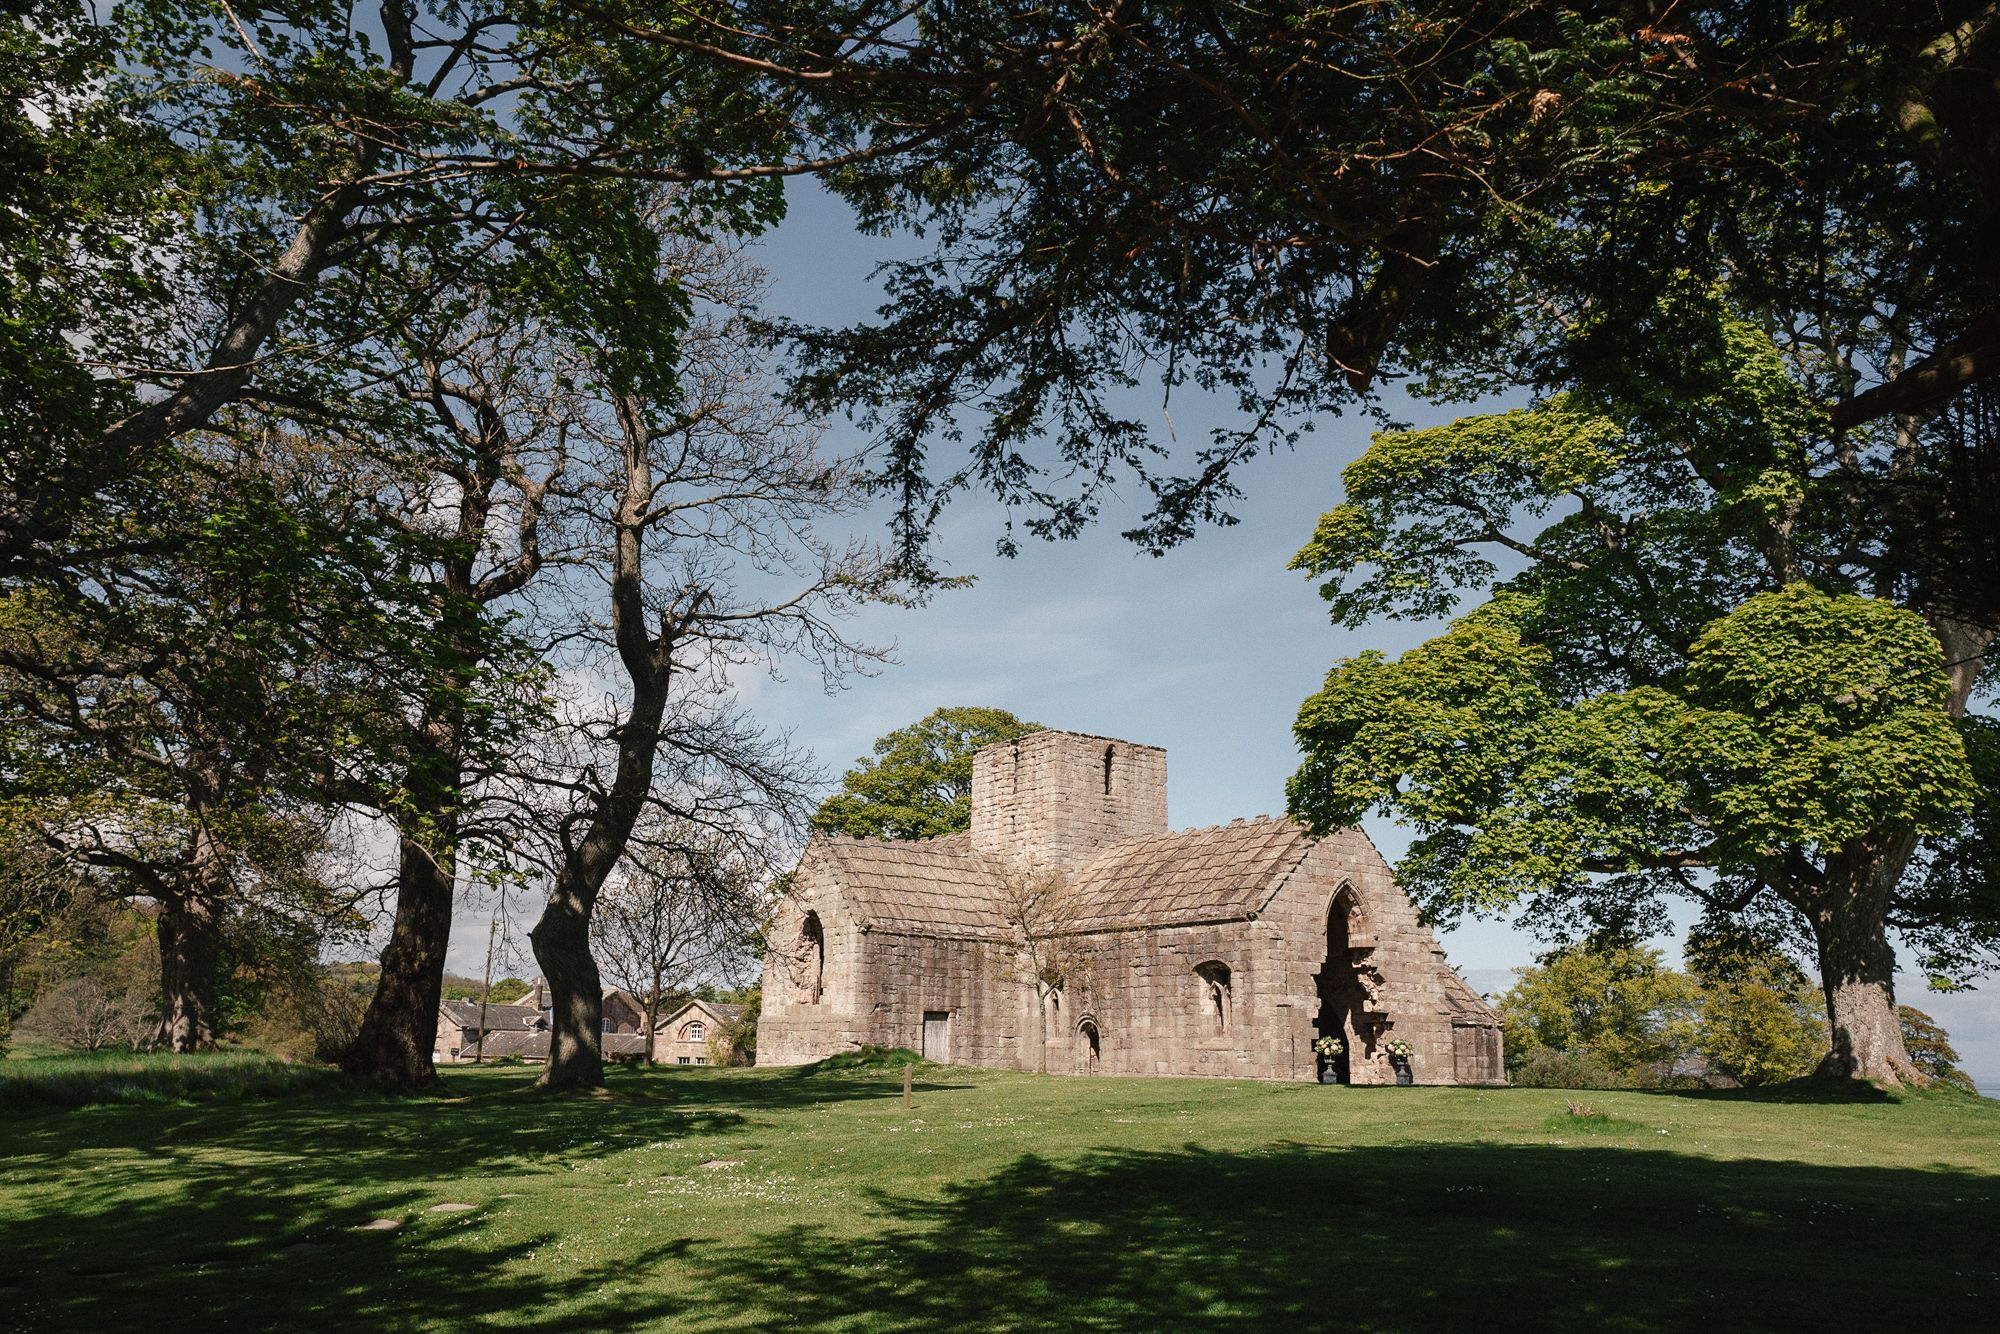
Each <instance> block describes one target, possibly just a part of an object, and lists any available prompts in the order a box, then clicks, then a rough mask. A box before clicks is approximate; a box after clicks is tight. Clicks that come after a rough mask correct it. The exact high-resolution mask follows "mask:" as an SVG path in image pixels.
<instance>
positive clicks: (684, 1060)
mask: <svg viewBox="0 0 2000 1334" xmlns="http://www.w3.org/2000/svg"><path fill="white" fill-rule="evenodd" d="M679 1063H680V1064H681V1065H693V1064H694V1057H692V1056H683V1057H681V1058H680V1062H679Z"/></svg>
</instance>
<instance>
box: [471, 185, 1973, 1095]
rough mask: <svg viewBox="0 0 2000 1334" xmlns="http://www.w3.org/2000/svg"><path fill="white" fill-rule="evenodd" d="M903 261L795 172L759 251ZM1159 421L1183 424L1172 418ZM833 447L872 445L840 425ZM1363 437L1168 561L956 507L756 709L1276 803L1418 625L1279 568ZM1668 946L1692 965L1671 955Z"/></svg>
mask: <svg viewBox="0 0 2000 1334" xmlns="http://www.w3.org/2000/svg"><path fill="white" fill-rule="evenodd" d="M904 244H907V243H904ZM898 253H899V251H898V246H897V243H895V242H891V241H886V240H883V239H880V238H873V237H867V236H863V235H861V234H859V233H858V232H856V230H855V229H854V226H853V221H852V217H851V215H850V214H849V213H848V212H847V210H846V208H845V207H844V206H843V205H841V204H840V203H839V202H838V201H836V200H833V199H831V198H830V197H829V196H827V195H825V194H824V193H822V192H820V191H819V190H818V189H817V188H816V187H814V186H812V185H810V184H804V183H794V184H793V187H792V190H791V213H790V216H789V218H788V219H787V221H786V222H785V224H784V225H783V226H782V227H780V228H779V229H778V231H777V232H776V233H775V234H774V235H773V236H771V237H770V238H768V239H767V240H766V241H765V242H763V243H762V244H761V245H760V246H759V248H758V250H757V251H756V255H757V257H758V259H759V260H760V262H761V263H763V264H764V266H765V267H766V268H767V269H768V270H769V271H770V273H771V276H772V279H773V289H772V293H771V299H770V301H769V306H770V308H771V309H773V310H774V311H776V312H779V313H782V314H786V315H790V316H794V317H797V318H801V319H806V320H814V321H819V322H824V323H828V324H839V323H850V322H853V321H855V320H856V319H859V318H862V317H864V316H866V315H867V314H869V313H870V312H872V311H873V310H874V308H875V306H876V305H877V304H878V300H879V298H878V296H877V294H876V292H875V289H874V288H873V287H872V286H871V284H870V283H869V280H868V274H869V271H870V270H871V269H872V267H873V266H874V265H875V263H877V262H878V261H880V260H882V259H885V258H892V257H894V256H895V255H896V254H898ZM1392 392H1394V391H1392ZM1406 405H1407V406H1406ZM1233 408H1234V405H1233V403H1231V402H1228V401H1220V400H1216V399H1204V398H1203V397H1202V396H1201V395H1200V393H1199V391H1197V390H1194V389H1192V388H1188V389H1186V390H1184V391H1180V392H1177V396H1176V398H1175V401H1174V404H1173V409H1172V413H1173V423H1172V425H1173V427H1174V429H1176V430H1177V431H1178V433H1179V436H1180V438H1181V439H1182V440H1184V441H1199V440H1201V439H1203V438H1205V434H1206V430H1207V427H1208V426H1209V425H1211V424H1214V423H1217V422H1223V421H1227V420H1229V419H1230V418H1231V416H1232V415H1233ZM1394 408H1395V411H1396V412H1397V413H1398V415H1402V416H1406V417H1408V418H1409V419H1410V420H1412V421H1414V422H1416V423H1418V424H1427V423H1429V422H1433V421H1438V420H1443V419H1446V418H1448V417H1449V416H1451V415H1454V414H1452V413H1448V412H1442V411H1440V410H1438V409H1435V408H1430V407H1428V406H1427V405H1424V404H1420V403H1417V402H1415V401H1414V400H1404V401H1403V402H1401V403H1396V404H1394ZM1461 411H1463V409H1461ZM1159 426H1160V429H1161V430H1162V431H1165V430H1166V429H1168V423H1167V422H1166V420H1165V418H1164V416H1162V417H1161V419H1160V421H1159ZM828 443H829V444H830V445H831V446H833V447H835V448H836V449H839V448H856V447H859V446H860V445H861V444H862V443H864V441H863V440H862V439H861V438H860V437H859V436H858V435H856V434H855V433H854V432H853V431H852V429H851V428H848V427H846V426H844V425H836V426H835V427H834V429H833V432H832V434H831V436H830V439H829V442H828ZM1367 443H1368V423H1367V422H1366V420H1365V419H1362V418H1358V417H1345V418H1335V419H1331V420H1322V421H1320V422H1319V423H1317V428H1316V430H1315V431H1314V432H1313V433H1312V434H1310V435H1308V436H1306V437H1304V439H1303V441H1302V442H1301V444H1300V447H1299V448H1298V449H1297V450H1296V451H1295V452H1290V453H1281V454H1278V455H1275V456H1272V457H1269V458H1266V459H1263V460H1261V461H1258V462H1256V463H1255V464H1253V465H1251V466H1250V467H1248V468H1246V469H1245V471H1244V473H1243V474H1242V476H1241V478H1240V480H1241V482H1242V484H1243V487H1244V490H1245V492H1246V493H1247V494H1246V497H1245V499H1244V500H1243V501H1242V502H1241V503H1240V504H1239V506H1238V507H1237V508H1236V514H1237V517H1238V518H1239V519H1240V520H1241V522H1240V523H1239V524H1238V525H1237V526H1235V527H1233V528H1221V529H1212V530H1208V531H1205V532H1203V533H1202V534H1201V535H1200V536H1199V537H1198V538H1197V539H1196V540H1195V541H1193V542H1192V543H1189V544H1187V545H1186V546H1184V547H1182V548H1181V549H1179V550H1177V551H1174V552H1172V553H1169V554H1168V555H1166V556H1164V557H1160V558H1153V557H1150V556H1147V555H1144V554H1143V553H1141V552H1140V551H1139V550H1138V549H1137V548H1135V547H1133V546H1132V545H1130V544H1129V543H1126V542H1125V541H1123V540H1122V539H1120V538H1119V537H1118V535H1117V534H1118V533H1119V531H1120V530H1121V529H1122V528H1124V527H1127V526H1129V524H1128V523H1124V522H1121V521H1120V520H1121V517H1136V514H1137V513H1138V512H1139V509H1140V508H1141V507H1139V506H1136V505H1134V506H1131V507H1129V508H1128V509H1127V510H1126V511H1125V513H1124V515H1121V514H1120V513H1119V512H1118V511H1117V510H1116V509H1115V508H1114V509H1112V510H1109V511H1108V512H1107V514H1106V517H1105V518H1104V519H1103V521H1102V522H1100V523H1099V524H1098V525H1097V526H1096V527H1095V528H1094V529H1092V530H1090V531H1089V532H1088V533H1087V534H1085V535H1084V536H1083V537H1082V538H1080V539H1078V540H1076V541H1073V542H1064V543H1058V544H1047V543H1040V542H1035V541H1033V540H1029V541H1025V542H1024V543H1023V545H1022V549H1021V554H1020V555H1019V556H1018V557H1016V558H1014V559H1011V560H1009V559H1003V558H1001V557H999V556H996V555H995V554H994V543H995V542H996V540H997V539H998V538H999V537H1000V536H1001V532H1002V522H1003V521H1002V517H1001V514H1000V512H999V510H998V509H997V507H995V506H993V505H992V504H990V503H986V502H983V501H982V500H981V499H979V498H978V497H971V498H968V499H967V500H965V501H964V502H962V503H960V504H959V505H958V506H956V507H955V508H954V509H952V510H951V511H949V512H948V514H947V516H946V518H945V520H944V522H943V525H942V528H941V530H940V545H939V549H940V552H941V554H942V556H943V557H944V559H945V560H946V561H947V562H948V563H949V566H950V568H951V570H952V572H954V573H958V574H967V575H972V576H975V579H976V582H975V583H974V584H973V585H972V586H971V587H969V588H965V589H960V590H956V591H953V592H949V593H944V594H941V595H939V596H938V597H937V598H936V599H935V600H934V601H933V602H932V603H931V604H930V605H929V606H927V607H925V608H922V609H919V610H896V609H889V608H876V609H871V610H869V611H867V612H864V613H863V614H862V615H861V616H860V617H859V618H858V619H857V621H856V622H855V623H854V625H853V629H854V630H855V632H856V634H857V636H858V637H860V638H862V639H864V640H867V641H869V642H872V643H877V644H889V643H893V644H894V645H895V646H896V658H897V660H898V662H897V665H894V666H889V667H886V668H885V669H883V670H882V671H881V672H880V673H879V674H878V675H876V676H874V677H872V678H866V679H859V680H853V681H850V682H849V683H848V685H847V687H846V689H844V690H843V691H841V692H839V693H837V694H834V695H827V694H824V693H823V692H822V691H821V688H820V683H819V678H818V674H817V673H816V672H813V671H810V670H804V671H799V672H796V673H792V674H789V675H788V676H787V677H786V678H785V679H780V680H758V681H751V682H746V688H747V689H748V690H749V691H750V692H751V694H752V702H753V704H754V706H755V708H756V711H757V712H758V715H759V716H760V717H761V718H762V719H763V720H764V721H765V722H766V723H767V724H769V725H771V726H773V727H778V728H784V729H788V730H790V731H791V732H792V734H793V738H794V740H795V741H796V742H798V743H799V744H801V745H804V746H806V747H808V748H810V749H811V750H812V751H813V752H814V753H815V754H816V755H817V756H818V757H819V760H820V762H821V764H822V765H823V766H824V767H825V768H826V770H827V772H828V773H829V774H830V775H837V774H838V773H839V772H840V771H841V770H842V769H844V768H845V767H846V766H847V765H848V764H849V763H851V762H852V761H853V760H854V758H856V757H857V756H860V755H864V754H866V753H867V752H868V749H869V746H870V744H871V743H872V742H873V740H874V739H875V738H876V737H877V736H880V735H881V734H882V733H884V732H886V731H888V730H890V729H891V728H894V727H899V726H902V725H904V724H905V723H909V722H912V721H915V720H916V719H918V718H920V717H922V716H923V715H925V714H926V713H929V712H930V711H931V710H932V709H934V708H938V707H940V706H944V705H972V704H976V705H989V706H995V707H999V708H1004V709H1008V710H1011V711H1012V712H1014V713H1016V714H1018V715H1020V716H1022V717H1024V718H1031V719H1034V720H1037V721H1039V722H1042V723H1045V724H1047V725H1048V726H1051V727H1061V728H1068V729H1073V730H1076V731H1084V732H1092V733H1097V734H1101V735H1106V736H1115V737H1122V738H1125V739H1127V740H1132V741H1140V742H1145V743H1148V744H1151V745H1157V746H1164V747H1166V749H1167V754H1168V776H1169V803H1170V805H1169V812H1170V818H1171V821H1172V823H1173V825H1174V827H1176V828H1184V827H1189V826H1195V825H1205V824H1215V823H1218V822H1223V821H1227V820H1230V819H1233V818H1235V817H1237V816H1249V815H1258V814H1267V813H1277V812H1280V811H1282V810H1283V809H1284V782H1285V779H1286V777H1287V776H1288V775H1289V774H1290V773H1291V772H1292V770H1293V768H1294V767H1295V766H1296V764H1297V759H1298V755H1297V750H1296V748H1295V746H1294V744H1293V741H1292V736H1291V724H1292V719H1293V716H1294V715H1295V713H1296V712H1297V709H1298V706H1299V702H1300V701H1301V700H1303V699H1304V698H1305V697H1306V696H1307V695H1308V694H1310V693H1311V692H1312V691H1313V690H1315V689H1316V688H1317V687H1318V684H1319V682H1320V680H1321V678H1322V677H1323V675H1324V674H1325V672H1326V670H1327V667H1328V665H1329V664H1330V663H1331V662H1332V661H1333V660H1334V659H1336V658H1339V657H1343V656H1347V655H1351V654H1354V653H1357V652H1360V651H1361V650H1363V649H1368V648H1378V649H1382V650H1384V651H1387V652H1390V653H1396V652H1400V651H1401V650H1403V649H1405V648H1407V647H1409V646H1410V645H1412V644H1414V643H1416V642H1418V640H1420V639H1421V638H1422V637H1423V635H1424V628H1423V627H1421V626H1417V625H1410V624H1404V623H1398V622H1381V623H1379V624H1376V625H1371V626H1369V627H1367V628H1366V629H1365V630H1362V631H1358V632H1357V631H1349V630H1344V629H1341V628H1338V627H1335V626H1333V625H1331V624H1330V623H1329V622H1328V619H1327V616H1326V613H1325V608H1324V604H1323V603H1322V602H1321V601H1320V599H1319V597H1318V595H1317V593H1316V592H1315V591H1314V589H1313V587H1312V586H1311V585H1310V584H1309V583H1308V582H1307V581H1306V580H1305V579H1303V578H1302V577H1300V576H1299V575H1298V574H1296V573H1294V572H1291V571H1289V570H1287V569H1286V565H1287V563H1288V562H1289V561H1290V559H1291V557H1292V555H1293V553H1294V552H1296V551H1297V550H1298V548H1299V547H1300V546H1301V545H1303V544H1304V542H1305V541H1306V539H1307V538H1308V537H1309V536H1310V535H1311V533H1312V529H1313V525H1314V523H1315V521H1316V520H1317V519H1318V517H1319V515H1320V514H1321V513H1322V512H1323V511H1324V510H1326V509H1328V508H1330V507H1331V506H1332V505H1334V504H1336V503H1337V502H1338V500H1339V496H1340V491H1339V477H1340V471H1341V469H1342V468H1343V467H1344V466H1345V465H1346V464H1347V463H1349V462H1351V461H1352V460H1353V459H1354V458H1356V457H1358V456H1359V454H1360V453H1361V451H1362V450H1364V449H1365V448H1366V447H1367ZM942 448H950V446H944V447H942ZM1366 827H1367V829H1368V832H1369V834H1370V835H1371V837H1373V838H1374V840H1375V841H1376V843H1377V845H1378V846H1380V847H1381V849H1382V850H1383V852H1384V853H1385V854H1386V855H1387V856H1389V857H1390V859H1391V860H1394V859H1395V858H1396V857H1397V856H1398V855H1399V854H1400V853H1401V851H1402V849H1403V847H1404V845H1405V840H1404V839H1403V837H1402V836H1401V831H1399V830H1398V829H1397V828H1396V827H1395V826H1394V825H1392V824H1390V823H1388V822H1386V821H1380V820H1371V821H1369V822H1368V823H1367V826H1366ZM472 925H473V924H472V922H471V921H470V916H469V915H468V916H467V917H466V918H465V919H463V920H462V921H461V924H460V929H459V931H458V932H457V933H456V935H455V938H454V941H453V950H452V962H453V965H454V967H455V968H457V969H458V970H459V971H474V972H476V968H477V964H478V954H479V951H480V950H482V949H483V947H484V941H485V930H484V925H485V922H484V917H483V914H482V915H480V916H479V920H478V922H477V929H476V930H474V929H472ZM475 936H476V937H477V939H476V940H475V939H474V937H475ZM1662 943H1663V944H1665V943H1667V942H1662ZM1444 945H1445V948H1446V951H1447V953H1448V954H1449V956H1450V958H1451V960H1452V962H1453V963H1455V964H1457V965H1458V966H1459V967H1460V968H1461V969H1463V970H1465V971H1466V972H1467V973H1468V974H1469V975H1471V976H1472V978H1473V980H1474V982H1475V984H1476V985H1480V986H1481V987H1482V988H1483V989H1495V988H1498V987H1500V986H1504V984H1505V982H1504V971H1503V970H1507V969H1512V968H1518V967H1521V966H1523V965H1525V964H1527V963H1529V962H1531V961H1532V959H1533V957H1534V955H1535V954H1536V953H1537V952H1538V951H1539V949H1540V948H1542V947H1541V946H1540V945H1539V944H1538V942H1536V941H1535V940H1534V939H1533V938H1532V937H1530V936H1528V935H1526V934H1525V933H1523V932H1519V931H1516V930H1514V929H1513V928H1512V927H1511V926H1509V925H1508V924H1506V923H1504V922H1473V923H1467V924H1465V925H1463V926H1461V927H1459V928H1458V929H1457V930H1454V931H1452V932H1450V933H1447V934H1446V935H1445V937H1444ZM1669 952H1670V955H1671V956H1673V958H1674V961H1675V962H1676V963H1677V962H1678V953H1679V951H1678V948H1677V946H1676V947H1671V948H1670V950H1669ZM1899 990H1900V991H1902V992H1903V993H1904V999H1907V1000H1910V1001H1912V1002H1913V1003H1915V1004H1917V1005H1919V1006H1921V1007H1923V1008H1925V1009H1927V1010H1929V1011H1930V1012H1931V1013H1932V1014H1934V1015H1936V1016H1937V1017H1938V1019H1939V1020H1940V1021H1941V1022H1943V1023H1944V1024H1945V1025H1946V1027H1947V1028H1948V1029H1949V1030H1950V1031H1951V1033H1952V1035H1953V1038H1954V1040H1955V1041H1956V1042H1957V1044H1958V1046H1959V1050H1960V1052H1961V1053H1962V1054H1963V1055H1964V1057H1965V1060H1966V1066H1967V1068H1968V1069H1969V1070H1970V1071H1971V1072H1972V1073H1973V1075H1974V1077H1975V1078H1976V1079H1978V1080H1979V1081H1980V1082H1981V1083H1982V1084H1993V1085H1996V1086H2000V996H1996V995H1995V994H1993V993H1990V992H1978V993H1973V994H1971V995H1969V996H1962V997H1940V996H1934V995H1924V994H1921V993H1922V985H1921V982H1920V981H1919V980H1918V979H1915V978H1908V979H1905V980H1904V981H1903V982H1902V983H1901V984H1900V985H1899Z"/></svg>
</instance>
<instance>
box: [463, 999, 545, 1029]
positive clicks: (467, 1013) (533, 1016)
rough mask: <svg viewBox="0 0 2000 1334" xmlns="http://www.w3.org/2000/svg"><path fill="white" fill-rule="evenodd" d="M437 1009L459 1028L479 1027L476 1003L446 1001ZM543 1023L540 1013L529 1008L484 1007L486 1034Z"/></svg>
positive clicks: (520, 1006) (512, 1006)
mask: <svg viewBox="0 0 2000 1334" xmlns="http://www.w3.org/2000/svg"><path fill="white" fill-rule="evenodd" d="M438 1009H439V1010H441V1011H442V1012H443V1014H444V1017H445V1019H446V1020H447V1021H448V1022H450V1023H453V1024H456V1025H457V1026H458V1027H460V1028H471V1029H477V1028H478V1027H479V1002H478V1001H462V1000H448V1001H445V1002H444V1003H443V1004H441V1005H439V1006H438ZM544 1022H546V1021H545V1020H544V1018H543V1016H542V1012H541V1011H540V1010H537V1009H534V1008H532V1007H531V1006H527V1005H495V1004H492V1003H490V1002H489V1003H488V1004H487V1006H486V1031H487V1032H488V1033H494V1032H505V1031H507V1030H509V1029H517V1030H520V1029H529V1028H534V1027H536V1026H537V1025H539V1024H542V1023H544Z"/></svg>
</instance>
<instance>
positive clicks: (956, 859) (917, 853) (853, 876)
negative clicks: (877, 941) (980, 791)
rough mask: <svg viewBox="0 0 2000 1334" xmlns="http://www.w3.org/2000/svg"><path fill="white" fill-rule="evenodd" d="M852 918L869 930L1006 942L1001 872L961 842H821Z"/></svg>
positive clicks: (959, 837) (956, 837)
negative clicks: (856, 918)
mask: <svg viewBox="0 0 2000 1334" xmlns="http://www.w3.org/2000/svg"><path fill="white" fill-rule="evenodd" d="M818 851H819V853H820V855H822V856H823V857H825V858H826V860H827V862H828V863H829V864H830V869H832V870H833V872H834V875H835V878H836V879H837V880H838V882H839V884H840V886H841V891H842V893H843V895H844V896H845V897H846V899H847V902H848V906H849V908H850V910H851V911H852V912H853V913H854V915H855V916H856V917H858V918H859V919H860V920H861V921H863V922H865V923H867V924H868V925H869V926H871V927H874V928H877V929H880V930H886V931H910V932H916V933H921V934H925V935H946V936H957V937H961V938H964V937H970V938H973V939H988V938H993V937H999V936H1004V935H1006V934H1007V923H1006V921H1005V919H1004V918H1003V917H1002V916H1001V914H1000V910H999V908H998V906H997V903H998V898H999V894H1000V879H999V867H998V866H997V865H996V864H995V863H993V862H992V861H991V860H990V859H988V858H986V857H983V856H980V855H979V854H978V853H975V852H973V851H972V846H971V840H970V839H969V838H968V837H966V836H965V835H963V834H948V835H946V836H945V837H943V838H932V839H924V840H922V841H920V842H909V843H902V842H891V841H888V840H885V839H874V838H845V837H840V836H833V837H829V838H826V839H823V840H821V841H820V842H819V845H818Z"/></svg>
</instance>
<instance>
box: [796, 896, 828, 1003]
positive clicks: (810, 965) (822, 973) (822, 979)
mask: <svg viewBox="0 0 2000 1334" xmlns="http://www.w3.org/2000/svg"><path fill="white" fill-rule="evenodd" d="M799 939H800V951H799V952H800V954H801V955H802V956H803V958H802V959H801V960H800V962H801V963H803V964H804V965H805V974H806V987H805V993H806V994H805V1003H806V1004H807V1005H817V1004H819V998H820V997H821V996H822V995H823V994H825V991H826V932H825V931H824V930H823V929H822V928H821V927H820V924H819V914H818V913H816V912H809V913H807V914H806V920H805V922H804V923H803V924H802V925H801V926H800V927H799Z"/></svg>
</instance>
